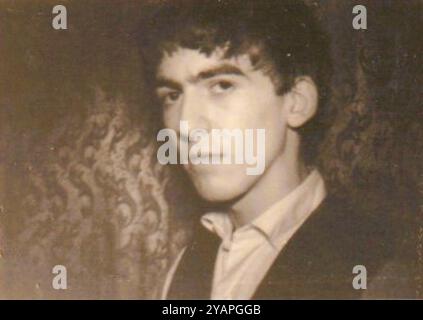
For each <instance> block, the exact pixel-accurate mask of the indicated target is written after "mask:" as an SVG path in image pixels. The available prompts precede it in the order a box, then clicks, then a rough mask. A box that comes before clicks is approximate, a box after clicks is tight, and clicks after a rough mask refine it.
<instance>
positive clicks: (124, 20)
mask: <svg viewBox="0 0 423 320" xmlns="http://www.w3.org/2000/svg"><path fill="white" fill-rule="evenodd" d="M148 2H150V3H151V2H153V1H148ZM307 2H308V3H309V4H310V5H312V6H315V7H316V9H317V12H318V14H319V17H320V19H321V21H322V23H323V24H324V26H325V27H326V29H327V31H328V32H329V33H330V35H331V37H332V55H333V59H334V63H335V68H334V70H335V76H334V79H333V85H332V89H333V90H332V91H333V97H332V101H331V108H332V109H333V115H334V121H335V122H334V126H333V128H332V130H331V131H330V132H329V133H328V135H327V137H326V139H325V141H324V144H323V148H322V152H321V159H320V165H321V168H322V171H323V173H324V175H325V176H326V179H327V180H328V182H329V187H330V188H331V189H332V190H344V191H347V192H349V193H350V194H351V197H352V198H353V199H357V200H356V201H360V202H362V203H366V204H368V206H369V208H371V209H374V210H370V211H371V212H375V214H393V215H394V216H395V217H396V219H398V226H399V234H398V239H399V241H400V242H401V245H404V248H405V250H404V252H405V253H406V254H408V255H409V256H410V257H411V258H412V259H413V261H414V262H415V263H416V264H417V266H418V267H421V270H423V258H422V253H423V249H422V243H423V239H422V237H423V227H422V220H423V218H422V210H421V208H422V201H421V199H422V196H423V179H422V170H421V169H422V157H421V155H422V154H421V153H422V144H423V142H422V138H421V137H422V133H423V132H422V105H421V94H422V89H421V75H422V65H423V63H422V61H421V53H422V47H421V39H420V41H419V37H418V36H419V35H418V28H419V27H420V26H421V23H422V21H421V14H422V1H417V0H416V1H411V0H410V1H388V0H383V1H364V0H363V1H347V0H345V1H340V0H327V1H323V0H322V1H307ZM60 3H61V4H64V5H66V7H67V9H68V27H69V29H68V30H64V31H57V30H53V29H52V27H51V18H52V14H51V9H52V7H53V6H54V5H56V4H58V3H56V1H50V0H48V1H41V0H39V1H35V0H31V1H23V0H22V1H12V0H2V1H0V227H1V229H0V249H1V251H0V297H12V298H17V297H19V298H53V297H54V298H153V297H155V296H156V294H157V288H158V287H159V286H160V285H161V283H162V280H163V276H164V273H165V271H166V269H167V267H168V265H169V261H170V260H171V259H172V258H173V257H174V255H175V253H176V252H177V251H178V249H180V248H181V246H182V245H183V244H184V242H185V241H186V240H187V239H188V238H189V236H190V235H189V226H190V223H192V221H193V219H192V218H193V215H194V214H196V213H197V214H199V213H200V212H201V203H200V202H199V201H198V200H197V199H196V197H195V195H194V193H193V192H192V190H191V188H190V184H189V182H188V181H187V180H186V178H185V176H184V175H183V174H182V173H181V172H178V171H177V169H175V168H166V167H162V166H160V165H159V164H158V163H157V161H156V160H155V159H156V158H155V157H156V155H155V141H154V139H153V138H152V137H153V135H152V132H154V131H153V130H154V121H153V120H154V118H153V117H152V116H151V111H152V107H153V106H152V105H151V104H149V102H148V98H147V95H146V93H145V92H144V90H143V85H142V83H143V79H142V69H143V68H142V65H141V64H140V61H139V58H138V55H137V51H136V46H135V43H134V40H133V39H134V37H133V35H134V30H136V25H137V21H138V20H139V18H140V16H141V15H142V14H143V13H145V12H146V11H148V8H147V7H145V4H146V3H147V1H140V2H137V1H129V0H127V1H119V2H117V1H110V0H105V1H93V0H91V1H61V2H60ZM354 4H365V5H366V6H367V8H368V20H369V22H368V28H369V29H368V30H367V31H355V30H353V29H352V27H351V21H352V13H351V12H352V7H353V5H354ZM416 31H417V32H416ZM141 36H142V35H141ZM174 169H175V170H174ZM57 264H63V265H65V266H66V267H67V270H68V288H69V289H68V290H66V291H55V290H53V289H52V287H51V280H52V277H53V275H52V273H51V270H52V268H53V266H54V265H57ZM417 280H418V281H420V287H419V288H418V290H420V291H422V290H423V289H422V286H421V283H422V279H421V278H418V279H417Z"/></svg>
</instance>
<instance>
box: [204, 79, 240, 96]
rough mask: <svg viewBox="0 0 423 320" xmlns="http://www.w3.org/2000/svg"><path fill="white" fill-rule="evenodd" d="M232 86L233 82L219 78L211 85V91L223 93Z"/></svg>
mask: <svg viewBox="0 0 423 320" xmlns="http://www.w3.org/2000/svg"><path fill="white" fill-rule="evenodd" d="M233 88H234V84H233V83H232V82H230V81H227V80H220V81H218V82H216V83H214V84H213V85H212V86H211V88H210V89H211V92H213V93H216V94H220V93H225V92H228V91H230V90H232V89H233Z"/></svg>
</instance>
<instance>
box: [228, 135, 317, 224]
mask: <svg viewBox="0 0 423 320" xmlns="http://www.w3.org/2000/svg"><path fill="white" fill-rule="evenodd" d="M291 143H292V144H297V145H298V146H299V141H294V142H291ZM285 150H299V148H298V147H297V148H295V147H294V148H293V146H292V145H291V146H289V145H286V146H285ZM308 174H309V172H308V170H307V167H306V166H305V165H304V163H303V161H301V157H300V155H299V152H292V153H291V154H289V153H288V152H286V151H285V152H281V153H280V154H279V156H277V157H276V158H275V159H274V160H273V161H272V162H271V163H269V164H268V168H267V169H266V170H265V172H264V173H263V176H262V177H261V178H260V179H258V181H257V183H256V184H255V185H253V187H252V188H251V189H250V190H249V191H248V192H247V193H246V194H245V195H244V196H243V197H242V198H241V199H239V200H238V201H237V202H235V203H234V204H233V205H232V206H231V208H230V212H231V214H230V215H231V220H232V222H233V224H234V226H235V228H239V227H242V226H243V225H245V224H248V223H250V222H251V221H253V220H254V219H255V218H256V217H258V216H259V215H260V214H262V213H263V212H264V211H266V209H268V208H269V207H271V206H272V205H273V204H274V203H276V202H278V201H279V200H281V199H282V198H284V197H285V196H286V195H288V194H289V193H290V192H291V191H292V190H294V189H295V188H296V187H298V186H299V185H300V184H301V183H302V181H303V180H304V179H305V178H306V177H307V175H308Z"/></svg>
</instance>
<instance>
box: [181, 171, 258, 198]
mask: <svg viewBox="0 0 423 320" xmlns="http://www.w3.org/2000/svg"><path fill="white" fill-rule="evenodd" d="M230 167H231V166H228V167H220V166H219V167H217V168H213V169H210V167H209V168H208V170H191V171H189V175H190V177H191V180H192V182H193V184H194V186H195V188H196V190H197V192H198V194H199V195H200V196H201V197H202V198H203V199H204V200H206V201H209V202H226V201H230V200H233V199H236V198H238V197H239V196H240V195H242V194H244V193H245V192H246V191H247V190H248V189H249V188H250V186H251V185H252V184H253V183H254V181H255V179H256V176H248V175H247V174H246V173H245V168H242V169H241V170H240V168H238V170H234V169H233V168H230Z"/></svg>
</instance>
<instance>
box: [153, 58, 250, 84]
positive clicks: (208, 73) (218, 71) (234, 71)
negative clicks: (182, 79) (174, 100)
mask: <svg viewBox="0 0 423 320" xmlns="http://www.w3.org/2000/svg"><path fill="white" fill-rule="evenodd" d="M220 75H237V76H243V77H246V78H248V77H247V75H246V74H245V73H244V72H242V71H241V69H239V68H238V67H235V66H234V65H231V64H227V63H226V64H222V65H219V66H216V67H212V68H210V69H207V70H204V71H201V72H199V73H198V75H196V76H195V77H193V79H191V80H190V82H198V81H201V80H206V79H210V78H213V77H216V76H220ZM155 87H156V88H158V87H168V88H172V89H175V90H182V85H181V84H180V83H178V82H177V81H174V80H172V79H168V78H166V77H162V76H158V77H157V79H156V81H155Z"/></svg>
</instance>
